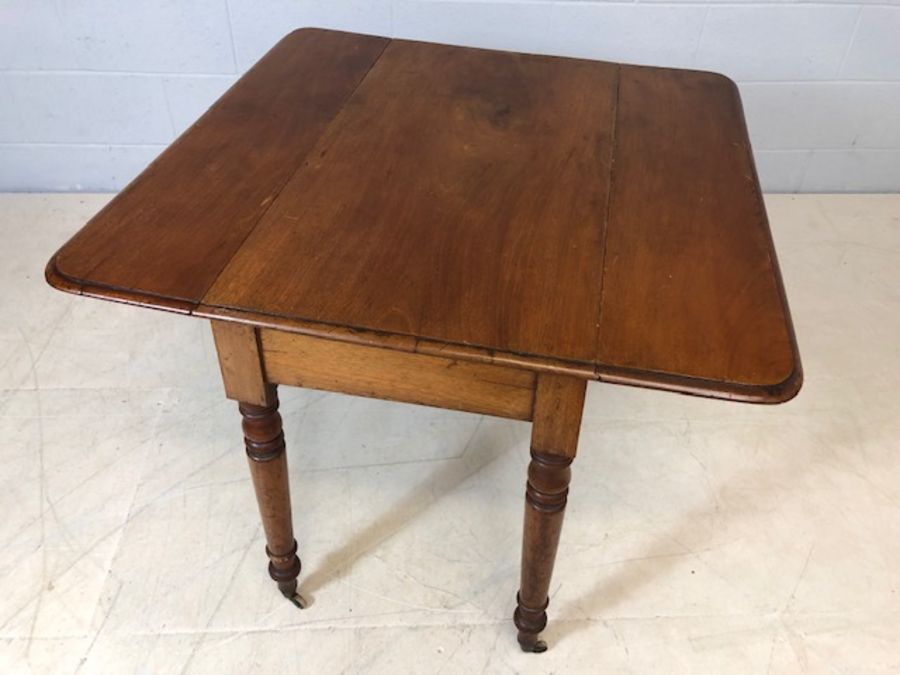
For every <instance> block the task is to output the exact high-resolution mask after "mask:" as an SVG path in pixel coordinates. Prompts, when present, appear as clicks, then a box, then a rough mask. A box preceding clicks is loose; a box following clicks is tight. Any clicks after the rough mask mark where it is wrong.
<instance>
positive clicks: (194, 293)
mask: <svg viewBox="0 0 900 675" xmlns="http://www.w3.org/2000/svg"><path fill="white" fill-rule="evenodd" d="M388 42H389V40H387V39H385V38H378V37H368V36H360V35H350V34H347V33H337V32H332V31H320V30H303V31H296V32H294V33H291V34H290V35H288V36H287V37H286V38H284V39H283V40H282V41H281V42H279V43H278V44H277V45H276V46H275V47H274V48H273V49H272V50H271V51H270V52H269V53H268V54H266V55H265V56H264V57H263V58H262V60H261V61H260V62H259V63H258V64H256V65H255V66H254V67H253V68H251V69H250V71H248V72H247V74H246V75H244V76H243V77H242V78H241V80H240V82H239V83H238V84H237V85H235V86H234V87H232V88H231V89H230V90H228V92H226V93H225V95H224V96H222V98H221V99H219V101H218V102H216V103H215V105H213V107H212V108H210V110H209V111H208V112H207V113H206V114H205V115H203V117H201V118H200V119H199V120H197V122H196V123H195V124H194V125H193V126H192V127H191V128H190V129H188V130H187V131H186V132H185V133H184V134H183V135H182V136H181V137H180V138H179V139H178V140H177V141H175V142H174V143H173V144H172V145H171V146H170V147H169V148H168V149H167V150H166V151H165V152H163V154H162V155H160V156H159V158H157V159H156V161H154V162H153V163H152V164H151V165H150V166H149V167H148V168H147V169H146V170H145V171H144V172H143V173H142V174H141V176H140V177H139V178H138V179H137V180H135V181H134V182H133V183H131V184H130V185H129V186H128V187H126V188H125V189H124V190H123V191H122V192H121V193H120V194H119V195H117V196H116V198H115V199H113V200H112V201H111V202H110V203H109V204H108V205H107V206H106V208H104V209H103V210H102V211H101V212H100V213H98V214H97V215H96V216H95V217H94V218H93V219H92V220H91V222H90V223H89V224H88V225H87V226H86V227H85V228H84V229H83V230H81V232H79V233H78V234H77V235H75V237H74V238H73V239H72V241H71V242H70V244H69V245H68V246H66V247H64V248H63V249H62V250H61V251H60V252H59V254H58V255H57V256H56V258H55V261H54V266H53V267H54V269H53V270H52V271H53V273H54V274H56V275H57V276H58V277H61V278H63V279H65V280H67V281H68V282H69V283H71V284H74V285H75V286H76V287H80V288H83V291H84V292H85V293H86V294H92V295H98V296H109V297H110V299H114V300H120V301H126V302H137V303H139V304H144V305H156V306H159V307H161V308H164V309H174V310H180V311H190V310H191V309H192V307H193V306H195V305H196V304H197V303H198V302H199V301H200V299H201V298H202V297H203V295H204V294H205V293H206V291H207V290H208V288H209V286H210V285H211V284H212V283H213V281H215V279H216V277H217V276H218V275H219V274H220V273H221V271H222V268H223V267H224V266H225V265H226V264H227V263H228V261H229V260H230V259H231V257H232V256H233V255H234V254H235V252H236V251H237V250H238V249H239V248H240V247H241V245H242V244H243V243H244V240H245V239H246V238H247V235H248V234H249V233H250V232H251V231H252V230H253V228H254V227H255V226H256V224H257V223H258V222H259V219H260V218H261V217H262V216H263V214H265V213H266V211H268V209H269V208H270V207H271V205H272V203H273V202H274V201H275V199H276V197H277V196H278V194H279V193H280V192H281V190H282V188H283V187H284V185H285V183H286V182H287V180H288V179H289V178H290V177H291V175H292V174H293V173H294V171H296V169H297V166H298V165H299V164H300V163H301V162H303V160H304V158H305V157H306V155H307V153H308V152H309V150H310V149H311V148H312V147H313V145H315V143H316V141H317V140H318V139H319V137H320V136H321V135H322V133H323V132H324V131H325V129H326V128H327V126H328V124H329V123H330V122H331V121H332V120H333V119H334V118H335V117H336V116H337V114H338V113H339V112H340V110H341V108H342V107H343V106H344V104H345V102H346V101H347V98H348V97H349V96H350V95H351V94H352V93H353V91H354V89H355V88H356V87H357V86H358V84H359V83H360V81H362V79H363V78H364V77H365V75H366V73H367V72H368V70H369V68H371V66H372V64H373V63H375V61H376V60H377V59H378V56H379V55H380V54H381V52H382V50H383V49H384V47H385V46H386V45H387V44H388Z"/></svg>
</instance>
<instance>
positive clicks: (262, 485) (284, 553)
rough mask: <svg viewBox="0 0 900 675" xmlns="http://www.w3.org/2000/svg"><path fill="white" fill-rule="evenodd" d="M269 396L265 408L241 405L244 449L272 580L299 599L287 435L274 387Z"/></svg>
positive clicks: (297, 563) (287, 594) (298, 564)
mask: <svg viewBox="0 0 900 675" xmlns="http://www.w3.org/2000/svg"><path fill="white" fill-rule="evenodd" d="M267 393H268V399H269V400H268V403H267V404H266V405H254V404H252V403H240V404H239V406H238V407H239V409H240V411H241V415H242V416H243V423H242V427H243V430H244V445H245V447H246V450H247V461H248V463H249V464H250V476H251V478H252V479H253V488H254V490H255V491H256V501H257V503H258V504H259V514H260V516H261V517H262V524H263V530H264V531H265V533H266V555H268V556H269V576H271V577H272V579H274V580H275V581H276V582H277V583H278V589H279V590H280V591H281V592H282V594H284V595H285V596H286V597H288V598H292V599H296V591H297V575H299V574H300V558H298V557H297V542H296V541H295V540H294V532H293V520H292V517H291V496H290V484H289V482H288V470H287V458H286V457H285V447H284V433H283V432H282V430H281V415H279V414H278V395H277V393H276V390H275V387H274V386H273V385H270V386H269V387H268V388H267ZM297 602H299V600H297Z"/></svg>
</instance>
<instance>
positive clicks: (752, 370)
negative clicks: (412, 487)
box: [46, 29, 802, 651]
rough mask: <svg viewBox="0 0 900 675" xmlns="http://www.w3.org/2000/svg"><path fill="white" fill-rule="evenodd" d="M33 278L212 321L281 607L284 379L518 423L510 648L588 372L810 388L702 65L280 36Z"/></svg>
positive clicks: (732, 390)
mask: <svg viewBox="0 0 900 675" xmlns="http://www.w3.org/2000/svg"><path fill="white" fill-rule="evenodd" d="M46 276H47V279H48V281H49V282H50V283H51V284H52V285H53V286H55V287H56V288H59V289H61V290H65V291H70V292H73V293H79V294H82V295H88V296H92V297H98V298H103V299H106V300H115V301H120V302H127V303H132V304H137V305H141V306H144V307H152V308H156V309H163V310H169V311H173V312H180V313H182V314H186V315H193V316H197V317H202V318H206V319H209V320H210V321H211V324H212V330H213V333H214V337H215V342H216V347H217V350H218V356H219V363H220V366H221V370H222V377H223V380H224V384H225V391H226V394H227V396H228V397H229V398H232V399H235V400H237V401H238V402H239V408H240V412H241V414H242V415H243V430H244V437H245V441H246V443H245V445H246V450H247V455H248V457H249V460H250V461H249V464H250V471H251V475H252V478H253V484H254V487H255V490H256V497H257V500H258V503H259V510H260V513H261V516H262V522H263V527H264V530H265V535H266V542H267V546H266V553H267V554H268V557H269V560H270V562H269V573H270V575H271V576H272V578H273V579H274V580H275V581H277V582H278V587H279V588H280V589H281V591H282V593H284V594H285V595H286V596H287V597H289V598H293V599H294V600H295V601H296V602H298V603H299V602H300V601H299V599H298V598H297V596H296V588H297V576H298V574H299V572H300V559H299V558H298V556H297V543H296V541H295V540H294V536H293V531H292V523H291V503H290V496H289V486H288V475H287V468H286V467H287V465H286V457H285V444H284V436H283V434H282V427H281V418H280V416H279V414H278V398H277V395H276V386H277V385H280V384H283V385H293V386H301V387H312V388H315V389H324V390H328V391H337V392H344V393H348V394H356V395H360V396H373V397H378V398H383V399H389V400H394V401H406V402H412V403H420V404H426V405H432V406H440V407H444V408H451V409H455V410H464V411H470V412H474V413H480V414H487V415H497V416H501V417H508V418H513V419H519V420H530V421H531V422H532V423H533V426H532V436H531V463H530V466H529V468H528V477H527V482H526V493H525V527H524V540H523V547H522V573H521V586H520V590H519V594H518V607H517V609H516V611H515V616H514V619H515V624H516V626H517V628H518V631H519V633H518V639H519V643H520V644H521V646H522V648H523V649H525V650H527V651H542V650H543V649H544V648H545V647H546V646H545V645H544V643H543V641H541V640H540V639H539V633H540V632H541V630H543V628H544V627H545V625H546V622H547V614H546V609H547V604H548V588H549V584H550V576H551V573H552V569H553V563H554V558H555V556H556V549H557V543H558V541H559V536H560V530H561V526H562V519H563V511H564V509H565V505H566V497H567V493H568V485H569V476H570V465H571V463H572V460H573V458H574V457H575V451H576V446H577V442H578V431H579V426H580V423H581V415H582V407H583V403H584V393H585V386H586V383H587V382H588V381H589V380H599V381H601V382H609V383H616V384H630V385H639V386H645V387H655V388H660V389H668V390H672V391H676V392H683V393H689V394H699V395H704V396H713V397H720V398H727V399H733V400H736V401H749V402H763V403H777V402H780V401H784V400H787V399H789V398H790V397H792V396H793V395H794V394H795V393H796V392H797V391H798V389H799V388H800V383H801V379H802V376H801V369H800V361H799V357H798V353H797V346H796V341H795V338H794V335H793V330H792V327H791V321H790V316H789V313H788V307H787V303H786V301H785V296H784V290H783V287H782V282H781V278H780V275H779V270H778V265H777V262H776V259H775V252H774V249H773V245H772V239H771V236H770V232H769V227H768V224H767V221H766V215H765V209H764V206H763V202H762V198H761V194H760V188H759V182H758V180H757V177H756V172H755V169H754V166H753V159H752V156H751V153H750V146H749V142H748V139H747V131H746V127H745V124H744V120H743V113H742V109H741V103H740V98H739V96H738V92H737V89H736V87H735V86H734V83H732V82H731V81H730V80H728V79H727V78H725V77H723V76H721V75H717V74H714V73H708V72H697V71H688V70H673V69H667V68H651V67H640V66H630V65H620V64H615V63H604V62H597V61H588V60H580V59H568V58H556V57H549V56H535V55H526V54H515V53H508V52H497V51H487V50H479V49H468V48H461V47H450V46H444V45H436V44H426V43H421V42H411V41H406V40H391V39H387V38H382V37H373V36H364V35H355V34H351V33H342V32H335V31H326V30H313V29H304V30H299V31H296V32H294V33H291V34H290V35H288V36H287V37H285V38H284V39H283V40H281V42H279V43H278V44H277V45H276V46H275V47H274V48H273V49H272V50H271V51H270V52H269V53H268V54H266V55H265V56H264V57H263V58H262V59H261V60H260V61H259V63H257V64H256V65H255V66H254V67H253V68H252V69H251V70H250V71H249V72H247V73H246V74H245V75H244V76H243V77H242V78H241V79H240V80H239V81H238V82H237V84H235V85H234V86H233V87H232V88H231V89H230V90H229V91H228V92H227V93H226V94H225V95H224V96H222V98H221V99H220V100H219V101H218V102H216V103H215V104H214V105H213V106H212V107H211V108H210V110H209V111H208V112H206V113H205V114H204V115H203V116H202V117H201V118H200V119H199V120H198V121H197V122H196V123H195V124H194V125H193V126H192V127H191V128H190V129H188V130H187V131H186V132H185V133H184V134H183V135H182V136H181V137H180V138H178V139H177V140H176V141H175V142H174V143H173V144H172V145H171V146H170V147H169V148H168V149H167V150H166V151H165V152H163V153H162V155H160V157H159V158H158V159H157V160H156V161H154V162H153V163H152V164H151V165H150V166H149V167H148V168H147V169H146V170H145V171H144V172H143V173H142V174H141V175H140V176H139V177H138V178H137V179H135V180H134V181H133V182H132V183H131V184H130V185H129V186H128V187H127V188H125V189H124V190H123V191H122V192H121V193H120V194H119V195H117V196H116V197H115V198H114V199H113V200H112V201H111V202H110V203H109V204H108V205H107V206H106V207H105V208H104V209H103V210H102V211H101V212H100V213H98V214H97V215H96V216H95V217H94V218H93V219H92V220H91V221H90V222H89V223H88V224H87V225H86V226H85V227H84V228H83V229H82V230H81V231H80V232H78V233H77V234H76V235H75V236H74V237H73V238H72V239H71V240H70V241H69V242H68V243H67V244H66V245H65V246H63V248H62V249H61V250H60V251H59V252H58V253H57V254H56V255H55V256H54V257H53V258H52V259H51V260H50V262H49V264H48V266H47V273H46Z"/></svg>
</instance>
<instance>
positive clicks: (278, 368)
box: [251, 329, 535, 420]
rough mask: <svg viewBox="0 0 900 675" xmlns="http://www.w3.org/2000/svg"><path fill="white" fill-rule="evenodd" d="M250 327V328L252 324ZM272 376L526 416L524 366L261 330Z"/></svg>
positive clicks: (529, 390) (530, 392)
mask: <svg viewBox="0 0 900 675" xmlns="http://www.w3.org/2000/svg"><path fill="white" fill-rule="evenodd" d="M251 330H252V329H251ZM260 344H261V345H262V353H263V360H264V361H265V368H266V373H267V375H268V377H269V379H270V381H272V382H276V383H278V384H290V385H294V386H298V387H307V388H310V389H324V390H326V391H336V392H340V393H344V394H355V395H357V396H368V397H371V398H381V399H386V400H389V401H404V402H407V403H419V404H423V405H431V406H437V407H441V408H449V409H451V410H465V411H468V412H474V413H482V414H486V415H495V416H497V417H510V418H512V419H518V420H529V419H531V408H532V405H533V401H534V381H535V375H534V373H533V372H531V371H528V370H521V369H514V368H504V367H502V366H492V365H487V364H482V363H469V362H465V361H458V360H456V359H446V358H441V357H438V356H429V355H426V354H409V353H404V352H401V351H395V350H384V349H379V348H377V347H365V346H361V345H354V344H348V343H345V342H337V341H334V340H322V339H320V338H315V337H309V336H306V335H297V334H291V333H285V332H283V331H274V330H262V331H261V332H260Z"/></svg>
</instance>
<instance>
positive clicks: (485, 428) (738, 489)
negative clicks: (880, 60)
mask: <svg viewBox="0 0 900 675" xmlns="http://www.w3.org/2000/svg"><path fill="white" fill-rule="evenodd" d="M107 199H108V196H90V195H56V196H49V195H8V196H4V197H0V242H2V243H0V281H2V288H3V291H2V294H0V317H2V322H0V439H2V441H0V461H2V463H0V516H2V518H0V673H19V672H39V673H51V672H59V673H72V672H81V673H131V672H144V673H169V672H171V673H180V672H215V673H241V674H243V673H256V672H258V673H281V672H303V673H332V672H360V673H391V674H396V673H406V672H410V673H430V672H438V671H440V672H444V673H473V672H489V673H507V672H535V673H547V672H557V673H578V672H583V673H599V672H602V673H618V672H634V673H716V674H720V673H729V674H731V673H760V674H762V673H768V672H772V673H804V672H809V673H896V672H900V196H859V197H853V196H839V197H830V196H802V197H797V196H777V197H771V198H769V199H768V200H767V203H768V206H769V213H770V217H771V221H772V227H773V231H774V235H775V239H776V243H777V247H778V252H779V255H780V258H781V262H782V268H783V271H784V276H785V282H786V285H787V291H788V296H789V299H790V302H791V306H792V309H793V314H794V319H795V323H796V329H797V334H798V339H799V343H800V350H801V353H802V356H803V361H804V368H805V371H806V384H805V387H804V389H803V391H801V393H800V395H799V397H798V398H797V399H795V400H794V401H792V402H790V403H788V404H785V405H783V406H776V407H758V406H752V405H742V404H735V403H726V402H717V401H709V400H703V399H697V398H691V397H686V396H679V395H675V394H668V393H662V392H653V391H646V390H640V389H631V388H626V387H614V386H604V385H599V384H594V385H591V386H590V387H588V402H587V409H586V411H585V419H584V425H583V429H582V437H581V445H580V454H579V457H578V459H577V460H576V461H575V464H574V465H573V476H574V477H573V483H572V491H571V494H570V501H569V510H568V513H567V516H566V525H565V528H564V530H563V538H562V543H561V547H560V552H559V559H558V564H557V569H556V575H555V577H554V580H553V584H552V588H551V593H552V597H551V605H550V613H551V618H550V621H551V623H550V626H549V628H548V630H547V631H546V633H545V636H546V638H547V640H548V642H549V643H550V651H548V652H547V653H546V654H543V655H540V656H535V655H525V654H522V653H521V652H520V651H519V650H518V647H517V646H516V643H515V633H514V630H513V627H512V623H511V621H510V615H511V613H512V609H513V604H514V596H515V591H516V588H517V583H518V581H517V576H518V556H519V541H520V525H521V514H522V500H523V488H524V477H525V466H526V458H527V453H528V436H529V425H527V424H525V423H517V422H509V421H504V420H499V419H492V418H487V417H485V418H479V417H477V416H474V415H466V414H461V413H453V412H446V411H440V410H432V409H427V408H420V407H415V406H408V405H399V404H388V403H382V402H378V401H371V400H365V399H354V398H349V397H344V396H339V395H332V394H324V393H320V392H314V391H299V390H287V389H284V390H283V394H282V401H283V405H282V411H283V415H284V418H285V425H286V431H287V435H288V450H289V458H290V463H291V480H292V485H293V494H294V513H295V529H296V532H297V538H298V540H299V541H300V546H301V557H302V558H303V565H304V567H303V574H302V579H303V581H302V590H303V592H304V594H306V595H308V596H311V597H312V598H313V599H314V602H313V605H312V606H311V607H310V608H309V609H307V610H304V611H300V610H297V609H296V608H294V607H293V606H292V605H290V604H289V603H287V602H286V601H284V600H283V599H282V598H281V597H280V596H279V595H278V593H277V592H276V590H275V588H274V585H273V584H272V583H271V582H270V581H269V580H268V578H267V576H266V573H265V556H264V553H263V539H262V534H261V530H260V527H259V521H258V519H257V513H256V507H255V502H254V498H253V493H252V490H251V486H250V482H249V479H248V473H247V468H246V465H245V459H244V454H243V449H242V443H241V435H240V430H239V417H238V413H237V410H236V406H235V404H234V403H232V402H229V401H227V400H225V398H224V395H223V391H222V387H221V384H220V380H219V374H218V370H217V365H216V360H215V356H214V350H213V346H212V340H211V337H210V333H209V329H208V327H207V326H206V325H205V323H204V322H203V321H200V320H195V319H189V318H185V317H179V316H174V315H168V314H164V313H157V312H152V311H147V310H140V309H135V308H130V307H125V306H118V305H114V304H109V303H104V302H98V301H95V300H89V299H82V298H76V297H73V296H70V295H64V294H62V293H59V292H56V291H53V290H51V289H50V288H49V287H48V286H46V285H45V283H44V280H43V267H44V263H45V262H46V260H47V259H48V258H49V256H50V255H51V253H52V252H53V251H54V250H55V249H56V248H57V247H58V246H59V245H60V244H61V243H62V242H63V241H64V240H65V239H66V238H67V237H68V236H69V235H70V234H72V233H73V232H75V231H76V230H77V229H78V228H79V227H80V226H81V225H82V224H83V223H84V222H85V221H86V220H87V218H88V217H89V216H90V215H91V214H93V213H94V212H95V211H96V210H97V209H98V208H99V207H100V206H101V205H102V204H104V203H105V202H106V201H107Z"/></svg>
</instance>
